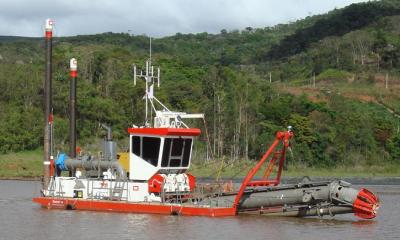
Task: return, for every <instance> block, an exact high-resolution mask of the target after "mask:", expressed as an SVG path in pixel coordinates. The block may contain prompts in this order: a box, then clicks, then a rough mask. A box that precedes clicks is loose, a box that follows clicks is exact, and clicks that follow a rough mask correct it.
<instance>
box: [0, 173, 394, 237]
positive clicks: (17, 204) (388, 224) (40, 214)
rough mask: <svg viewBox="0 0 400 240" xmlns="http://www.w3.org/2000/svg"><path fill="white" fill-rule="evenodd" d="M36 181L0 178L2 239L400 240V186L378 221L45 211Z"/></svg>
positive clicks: (387, 197)
mask: <svg viewBox="0 0 400 240" xmlns="http://www.w3.org/2000/svg"><path fill="white" fill-rule="evenodd" d="M35 186H39V187H40V185H38V183H35V182H18V181H0V193H1V194H0V222H1V224H0V239H23V240H26V239H60V240H61V239H62V240H65V239H118V240H121V239H221V240H224V239H249V240H250V239H251V240H256V239H291V240H293V239H296V240H313V239H315V240H317V239H318V240H321V239H324V240H330V239H332V240H333V239H335V240H336V239H349V240H353V239H357V240H359V239H363V240H364V239H398V236H400V232H399V231H400V227H399V222H400V214H399V210H398V209H400V201H398V199H399V196H400V186H388V187H386V186H379V187H375V186H368V188H371V189H372V190H374V188H376V189H379V191H380V192H381V194H380V199H381V206H382V207H381V208H380V209H379V214H378V217H377V218H376V219H374V220H359V219H357V218H356V217H354V216H353V215H351V214H348V215H339V216H335V217H333V218H332V217H329V216H325V217H323V218H317V217H315V218H285V217H266V216H248V215H241V216H236V217H224V218H208V217H185V216H169V215H167V216H166V215H150V214H127V213H107V212H89V211H63V210H47V209H42V208H40V207H38V206H37V205H36V204H34V203H32V202H31V197H33V193H32V189H33V188H35Z"/></svg>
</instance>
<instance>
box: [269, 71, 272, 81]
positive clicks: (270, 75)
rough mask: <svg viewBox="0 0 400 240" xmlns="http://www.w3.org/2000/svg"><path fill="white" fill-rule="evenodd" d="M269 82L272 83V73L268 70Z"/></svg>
mask: <svg viewBox="0 0 400 240" xmlns="http://www.w3.org/2000/svg"><path fill="white" fill-rule="evenodd" d="M269 83H272V73H271V72H269Z"/></svg>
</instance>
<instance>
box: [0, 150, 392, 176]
mask: <svg viewBox="0 0 400 240" xmlns="http://www.w3.org/2000/svg"><path fill="white" fill-rule="evenodd" d="M42 161H43V153H42V151H41V150H35V151H24V152H18V153H9V154H2V155H0V178H3V179H5V178H10V179H12V178H35V177H40V176H41V175H42V166H43V165H42V164H43V163H42ZM254 164H255V162H254V161H247V162H244V161H242V162H238V163H236V164H230V165H221V164H220V163H212V162H210V163H208V164H196V163H195V164H192V166H191V169H190V172H191V173H193V174H194V175H195V176H198V177H212V178H216V177H217V176H219V177H224V178H234V177H243V176H245V175H246V174H247V172H248V171H249V170H250V169H251V168H252V167H253V166H254ZM283 176H290V177H302V176H313V177H397V176H400V165H398V164H397V165H396V164H388V163H386V164H383V165H373V166H338V167H333V168H332V167H326V168H322V167H320V168H312V167H305V166H301V165H291V166H289V168H288V170H286V171H284V173H283Z"/></svg>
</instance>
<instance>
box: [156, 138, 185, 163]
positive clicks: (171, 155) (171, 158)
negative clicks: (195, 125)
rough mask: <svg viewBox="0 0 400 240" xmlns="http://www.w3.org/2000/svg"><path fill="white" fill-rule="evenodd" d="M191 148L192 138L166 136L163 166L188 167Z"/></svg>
mask: <svg viewBox="0 0 400 240" xmlns="http://www.w3.org/2000/svg"><path fill="white" fill-rule="evenodd" d="M191 149H192V139H190V138H165V140H164V150H163V155H162V160H161V167H187V166H188V165H189V158H190V151H191Z"/></svg>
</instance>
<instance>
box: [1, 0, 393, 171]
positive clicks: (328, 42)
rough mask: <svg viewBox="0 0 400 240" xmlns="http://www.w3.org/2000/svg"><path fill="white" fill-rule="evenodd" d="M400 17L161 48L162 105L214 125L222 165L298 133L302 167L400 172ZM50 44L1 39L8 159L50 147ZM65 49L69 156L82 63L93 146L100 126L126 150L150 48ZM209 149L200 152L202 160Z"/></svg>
mask: <svg viewBox="0 0 400 240" xmlns="http://www.w3.org/2000/svg"><path fill="white" fill-rule="evenodd" d="M399 13H400V6H399V4H398V2H397V1H391V0H387V1H380V2H368V3H361V4H353V5H351V6H349V7H346V8H344V9H336V10H334V11H332V12H330V13H328V14H325V15H319V16H313V17H307V18H306V19H304V20H300V21H297V22H294V23H290V24H281V25H277V26H274V27H267V28H263V29H253V28H251V27H248V28H246V29H244V30H240V31H239V30H236V31H226V30H221V33H219V34H208V33H200V34H179V33H177V34H176V35H174V36H170V37H164V38H158V39H153V46H152V47H153V63H154V64H155V65H159V66H161V69H162V72H161V78H162V84H161V88H160V89H156V94H157V96H158V97H159V99H160V100H161V101H163V102H164V103H166V104H167V105H168V106H169V107H171V108H172V109H176V110H181V111H187V112H204V113H206V117H207V127H208V132H209V134H210V137H211V146H212V149H213V151H214V155H215V156H216V158H217V159H221V158H223V157H225V159H226V160H227V159H228V161H230V162H235V161H239V160H241V159H256V158H258V157H259V156H260V154H262V153H263V151H265V149H266V148H267V147H268V146H269V144H270V142H271V140H272V139H273V137H274V132H275V131H276V130H278V129H284V128H285V127H286V126H288V125H292V126H293V127H294V131H295V135H296V137H295V140H294V142H293V155H292V156H291V157H289V161H290V162H291V163H293V164H299V165H304V166H335V165H336V166H338V165H340V166H345V165H349V166H350V165H353V166H355V165H380V164H393V163H395V164H397V163H399V164H400V129H399V128H400V119H399V115H398V114H399V113H400V95H399V93H400V78H399V77H400V73H399V70H400V38H399V36H400V35H399V34H400V23H399V20H400V14H399ZM60 21H62V20H60ZM43 42H44V41H43V39H41V38H21V37H18V38H17V37H0V86H1V90H2V91H1V92H0V152H2V153H6V152H16V151H22V150H30V149H36V148H39V147H40V146H41V144H42V132H43V126H42V125H43V113H42V112H43V111H42V99H43V86H42V84H43V79H44V49H43ZM54 46H55V47H54V60H53V66H54V71H53V72H54V74H53V80H54V81H53V82H54V83H53V86H54V88H53V96H54V100H53V102H54V103H53V104H54V113H55V117H56V118H55V128H56V130H55V138H56V144H57V148H58V149H68V148H67V145H66V144H68V94H69V78H68V62H69V59H70V58H71V57H75V58H77V59H78V64H79V79H78V117H79V119H78V136H79V142H80V144H81V145H82V146H85V145H87V144H88V143H90V142H91V141H93V139H95V138H99V137H102V134H103V133H102V131H101V130H100V129H99V123H100V122H103V123H108V124H110V125H112V126H113V129H114V136H115V137H116V138H118V139H121V140H123V139H124V138H125V137H126V128H127V127H129V126H130V125H131V124H136V125H140V124H143V109H144V108H143V107H144V102H143V101H142V96H143V94H144V86H143V85H142V84H141V83H139V84H138V85H137V86H134V84H133V77H132V73H131V68H130V66H131V64H132V63H136V64H141V63H143V62H144V60H145V59H146V58H148V37H146V36H130V35H128V34H125V33H104V34H97V35H85V36H75V37H61V38H55V40H54ZM270 80H271V82H270ZM386 80H387V81H386ZM386 82H387V87H386ZM193 125H197V126H198V127H201V128H203V129H204V125H203V124H202V122H193ZM204 138H205V137H202V138H201V140H204ZM122 142H123V141H122ZM205 149H206V148H205V142H204V141H200V143H199V144H198V146H197V151H196V159H197V160H199V161H200V160H204V159H205Z"/></svg>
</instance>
